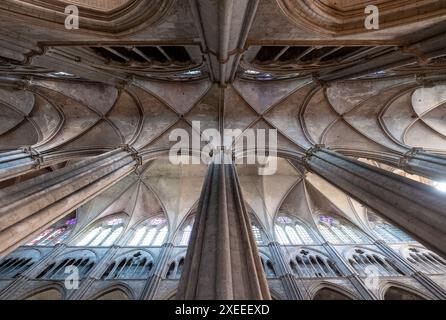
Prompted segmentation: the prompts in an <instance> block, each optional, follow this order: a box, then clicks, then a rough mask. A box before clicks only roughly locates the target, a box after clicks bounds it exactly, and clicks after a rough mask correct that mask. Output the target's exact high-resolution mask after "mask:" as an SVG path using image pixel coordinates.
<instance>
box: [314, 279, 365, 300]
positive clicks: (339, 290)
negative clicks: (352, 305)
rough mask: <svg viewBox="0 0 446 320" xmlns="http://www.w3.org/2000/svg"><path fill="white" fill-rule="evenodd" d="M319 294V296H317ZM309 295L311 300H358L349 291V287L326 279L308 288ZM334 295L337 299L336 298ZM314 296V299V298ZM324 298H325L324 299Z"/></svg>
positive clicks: (355, 295)
mask: <svg viewBox="0 0 446 320" xmlns="http://www.w3.org/2000/svg"><path fill="white" fill-rule="evenodd" d="M318 294H321V296H318ZM309 295H310V297H311V300H316V299H317V300H359V299H360V298H359V297H358V296H357V294H355V293H353V292H351V291H350V290H349V289H347V288H345V287H343V286H340V285H337V284H334V283H330V282H327V281H322V282H320V283H319V284H317V285H316V286H313V287H312V288H310V290H309ZM336 296H338V297H339V299H336ZM315 298H316V299H315ZM324 298H325V299H324Z"/></svg>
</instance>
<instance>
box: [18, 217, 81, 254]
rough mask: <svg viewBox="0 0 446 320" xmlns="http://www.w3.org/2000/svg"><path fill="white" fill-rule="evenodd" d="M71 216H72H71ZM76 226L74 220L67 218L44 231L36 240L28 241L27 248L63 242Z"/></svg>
mask: <svg viewBox="0 0 446 320" xmlns="http://www.w3.org/2000/svg"><path fill="white" fill-rule="evenodd" d="M71 216H72V215H71ZM75 225H76V218H68V219H67V220H65V221H64V220H62V221H59V222H58V223H56V224H55V225H53V226H52V227H51V228H48V229H46V230H45V231H43V232H42V233H41V234H39V235H38V236H37V237H36V238H34V239H33V240H31V241H29V242H28V243H27V244H26V245H27V246H53V245H56V244H58V243H62V242H63V241H65V240H66V239H67V238H68V237H69V235H70V234H71V231H72V230H73V228H74V226H75Z"/></svg>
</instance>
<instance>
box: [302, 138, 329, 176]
mask: <svg viewBox="0 0 446 320" xmlns="http://www.w3.org/2000/svg"><path fill="white" fill-rule="evenodd" d="M324 148H325V145H324V144H315V145H314V146H312V147H311V148H309V149H307V150H306V151H305V155H304V156H303V157H302V163H303V165H304V167H305V169H307V170H308V171H311V167H310V165H309V162H310V159H311V157H312V156H314V154H315V153H316V152H318V151H320V150H322V149H324Z"/></svg>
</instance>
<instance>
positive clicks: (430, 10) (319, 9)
mask: <svg viewBox="0 0 446 320" xmlns="http://www.w3.org/2000/svg"><path fill="white" fill-rule="evenodd" d="M276 1H277V4H278V6H279V7H280V9H281V10H282V12H283V14H284V15H285V16H286V17H288V18H289V19H290V20H291V21H292V22H293V23H295V24H297V25H300V26H303V27H305V28H307V29H310V30H313V31H317V32H322V33H326V34H355V33H363V32H367V31H368V30H367V29H365V28H364V19H365V17H366V14H365V13H364V9H365V7H366V6H367V5H376V6H378V8H379V27H380V29H384V28H389V27H394V26H400V25H407V24H410V23H414V22H417V21H420V20H422V19H429V18H433V17H439V16H441V15H444V13H445V11H446V2H444V1H435V0H420V1H416V2H415V1H410V0H375V1H362V0H352V1H337V2H334V1H332V0H276Z"/></svg>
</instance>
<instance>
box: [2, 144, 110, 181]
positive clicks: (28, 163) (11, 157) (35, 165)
mask: <svg viewBox="0 0 446 320" xmlns="http://www.w3.org/2000/svg"><path fill="white" fill-rule="evenodd" d="M105 151H106V150H102V149H92V150H88V149H87V150H79V151H59V152H57V151H53V152H39V151H37V150H36V149H34V148H32V147H23V148H21V149H17V150H13V151H8V152H3V153H0V181H4V180H7V179H11V178H14V177H17V176H20V175H23V174H26V173H28V172H31V171H33V170H37V169H40V168H44V167H48V166H50V165H55V164H58V163H61V162H63V161H67V160H70V159H76V158H81V157H91V156H95V155H98V154H100V153H102V152H105Z"/></svg>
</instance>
